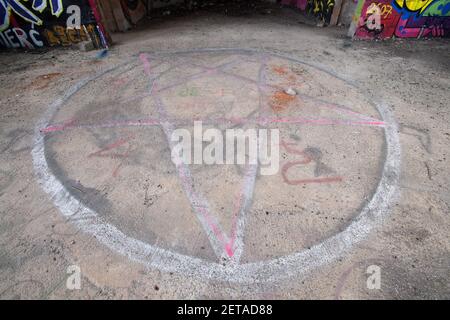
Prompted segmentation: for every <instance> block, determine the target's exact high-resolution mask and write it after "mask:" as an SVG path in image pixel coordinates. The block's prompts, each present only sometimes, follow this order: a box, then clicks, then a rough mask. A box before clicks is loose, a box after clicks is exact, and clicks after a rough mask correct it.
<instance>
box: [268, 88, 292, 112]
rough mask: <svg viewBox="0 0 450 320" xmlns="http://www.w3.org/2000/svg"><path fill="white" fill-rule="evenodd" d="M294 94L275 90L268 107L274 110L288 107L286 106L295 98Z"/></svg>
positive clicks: (279, 110)
mask: <svg viewBox="0 0 450 320" xmlns="http://www.w3.org/2000/svg"><path fill="white" fill-rule="evenodd" d="M295 98H296V97H295V96H291V95H289V94H287V93H286V92H283V91H277V92H275V93H274V94H273V96H272V98H271V99H270V107H271V108H272V110H273V111H275V112H281V111H284V110H286V109H287V108H288V106H289V105H290V104H291V103H292V102H293V101H294V100H295Z"/></svg>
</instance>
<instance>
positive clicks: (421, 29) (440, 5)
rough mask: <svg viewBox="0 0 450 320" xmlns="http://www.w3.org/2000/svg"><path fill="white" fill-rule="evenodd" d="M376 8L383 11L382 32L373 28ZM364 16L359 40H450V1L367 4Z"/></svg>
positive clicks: (401, 0) (369, 1)
mask: <svg viewBox="0 0 450 320" xmlns="http://www.w3.org/2000/svg"><path fill="white" fill-rule="evenodd" d="M375 6H377V7H378V8H379V9H380V15H381V19H380V26H381V28H380V29H377V28H375V27H374V24H375V25H377V23H376V21H375V23H374V19H375V20H376V19H377V18H376V17H375V16H374V13H373V12H374V10H377V9H374V8H375ZM393 8H394V10H392V9H393ZM361 12H362V14H361V17H360V19H359V24H358V28H357V29H356V32H355V36H356V37H358V38H369V39H370V38H389V37H393V36H396V37H400V38H422V37H449V36H450V0H382V1H378V2H374V1H372V0H366V1H365V3H364V5H363V9H362V11H361ZM374 31H375V32H374Z"/></svg>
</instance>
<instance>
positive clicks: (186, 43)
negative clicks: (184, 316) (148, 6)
mask: <svg viewBox="0 0 450 320" xmlns="http://www.w3.org/2000/svg"><path fill="white" fill-rule="evenodd" d="M345 32H346V30H345V29H344V28H316V27H313V26H310V25H309V24H308V23H305V19H304V17H302V16H300V15H297V14H295V13H293V12H292V11H290V10H279V9H274V10H273V11H271V12H270V14H264V15H263V14H260V13H256V14H248V15H244V16H238V17H230V16H223V15H220V14H215V13H209V14H205V13H197V14H193V15H190V16H185V17H172V18H170V17H169V18H167V19H164V20H158V21H155V22H151V23H149V24H148V25H146V26H141V27H140V28H138V29H137V30H134V31H132V32H128V33H125V34H120V35H114V38H115V40H116V41H117V44H116V45H115V46H114V47H112V48H111V50H110V51H109V54H108V56H107V57H105V58H102V59H96V58H95V54H94V53H93V52H78V51H73V50H63V49H57V50H50V51H48V52H45V53H36V54H33V53H18V52H7V53H5V52H3V53H1V55H0V59H1V61H2V63H1V66H0V68H1V75H0V79H1V88H2V89H1V93H2V94H1V97H0V99H1V100H0V101H1V108H2V112H1V115H0V123H1V126H0V128H1V130H0V136H1V138H0V152H1V153H0V159H1V161H0V176H1V180H0V199H1V201H0V210H1V215H0V243H1V246H0V297H1V298H2V299H10V298H44V299H54V298H72V299H80V298H81V299H87V298H95V299H107V298H112V299H123V298H149V299H157V298H161V299H173V298H181V299H202V298H212V299H221V298H250V299H253V298H260V299H306V298H320V299H358V298H363V299H390V298H394V299H405V298H419V299H420V298H431V299H436V298H450V288H449V276H450V272H449V265H450V255H449V249H450V243H449V231H450V220H449V212H450V209H449V207H450V197H449V194H450V193H449V187H448V186H449V171H450V168H449V165H448V160H447V151H448V150H449V145H450V129H449V125H448V123H449V120H450V113H449V111H448V101H449V98H450V90H449V89H450V79H449V66H450V59H449V58H450V50H449V48H450V45H449V42H448V41H445V40H429V41H425V40H424V41H399V40H391V41H386V42H351V41H350V40H348V39H346V38H345V37H344V35H345ZM211 48H216V49H214V50H204V49H211ZM217 48H229V49H228V50H223V49H217ZM200 49H203V50H200ZM110 69H111V70H110ZM108 70H109V71H108ZM95 75H98V77H95ZM82 79H88V80H89V81H87V82H85V83H84V85H83V86H80V85H77V84H79V83H80V81H81V80H82ZM74 86H75V88H76V90H75V91H72V93H73V94H72V95H70V96H68V95H67V94H66V92H67V90H69V88H74ZM288 87H290V88H293V89H295V90H296V91H297V95H295V96H289V95H286V94H285V93H284V88H288ZM150 93H151V94H150ZM193 120H203V121H204V125H205V128H210V127H215V128H219V129H221V130H225V129H227V128H238V127H241V128H251V127H253V128H254V127H258V128H262V127H264V128H278V129H279V130H280V139H281V140H280V141H281V143H280V155H281V159H280V171H279V173H278V174H276V175H273V176H262V175H260V174H258V173H257V172H256V173H255V171H252V169H251V168H249V167H244V166H238V165H217V166H205V165H192V166H187V167H185V168H182V169H181V170H180V169H177V168H176V167H175V166H174V165H173V164H172V162H171V160H170V148H169V143H168V141H167V135H168V134H170V132H171V130H173V129H175V128H187V129H189V130H192V122H193ZM244 218H245V219H244ZM244 221H245V226H244ZM230 252H231V254H230ZM73 265H75V266H78V267H79V268H80V271H81V289H80V290H70V289H68V288H67V279H68V277H69V276H70V274H68V268H69V267H70V266H73ZM372 265H375V266H378V267H379V268H380V269H379V270H380V279H381V287H380V289H370V285H369V287H368V285H367V281H368V278H369V277H370V274H367V269H368V268H369V266H372ZM70 270H71V269H69V271H70ZM71 279H72V278H71ZM370 279H373V277H372V278H369V280H370ZM369 282H370V281H369ZM369 284H370V283H369Z"/></svg>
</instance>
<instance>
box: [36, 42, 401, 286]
mask: <svg viewBox="0 0 450 320" xmlns="http://www.w3.org/2000/svg"><path fill="white" fill-rule="evenodd" d="M224 51H230V52H233V51H234V52H241V53H254V52H259V51H257V50H250V49H248V50H244V49H233V48H225V49H204V50H202V49H197V50H191V51H181V52H172V53H173V54H177V53H178V54H184V53H190V52H224ZM272 55H273V56H278V57H280V58H284V59H288V60H291V61H294V62H297V63H301V64H305V65H309V66H311V67H314V68H317V69H319V70H322V71H323V72H326V73H328V74H331V75H333V76H336V75H335V74H333V73H332V72H329V71H327V70H325V69H323V68H321V67H316V66H314V65H312V64H310V63H307V62H303V61H301V60H298V59H293V58H289V57H284V56H281V55H279V54H272ZM121 65H123V64H121ZM116 68H117V67H116ZM116 68H113V69H110V70H106V71H104V72H102V73H99V74H98V75H96V76H95V77H93V78H91V79H87V80H84V81H81V82H80V83H79V84H78V85H76V86H74V87H73V88H72V89H70V90H69V91H68V92H67V93H66V95H65V96H64V97H63V98H62V99H58V100H56V101H55V102H54V103H53V104H52V105H50V106H49V109H48V112H47V113H46V114H45V116H44V117H43V119H42V120H41V121H40V122H39V123H38V125H37V126H36V129H35V136H34V138H35V145H34V148H33V149H32V157H33V164H34V168H35V172H36V176H37V179H38V181H39V183H40V185H41V186H42V188H43V190H44V191H45V192H47V193H48V194H49V196H50V197H51V199H52V201H53V202H54V204H55V206H56V207H58V209H59V210H60V211H61V213H62V214H63V215H65V216H67V217H74V216H76V218H79V219H77V220H75V221H73V223H74V224H75V225H76V226H78V227H79V228H80V229H82V230H83V231H85V232H87V233H89V234H91V235H93V236H95V237H96V238H97V239H98V240H99V241H100V242H101V243H103V244H105V245H106V246H108V247H109V248H110V249H112V250H113V251H115V252H118V253H120V254H122V255H124V256H126V257H128V258H130V259H131V260H133V261H136V262H139V263H142V264H143V265H145V266H147V267H149V268H157V269H159V270H161V271H164V272H178V273H181V274H185V275H188V276H198V277H201V278H208V279H212V280H219V281H229V282H241V283H249V282H265V281H276V280H278V279H281V278H285V277H290V276H293V275H300V274H305V273H306V272H309V271H311V270H313V269H315V268H317V267H320V266H323V265H324V264H326V263H330V262H332V261H334V260H336V259H337V258H339V257H340V256H342V255H343V254H344V253H346V252H348V251H349V250H350V249H351V248H352V247H353V246H354V245H355V244H356V243H358V242H360V241H361V240H363V239H364V238H366V237H367V236H368V234H369V233H370V231H371V230H372V229H373V228H374V227H376V226H377V225H379V224H380V223H381V222H382V221H383V219H384V218H385V217H386V216H387V215H388V214H389V203H390V202H391V200H392V199H393V198H394V196H395V194H396V190H397V184H398V179H399V173H400V144H399V138H398V134H397V125H396V123H395V121H394V119H393V117H392V115H391V112H390V110H389V108H388V107H387V106H385V105H384V104H378V105H376V107H377V109H378V111H379V113H380V115H381V117H382V119H383V121H384V122H385V123H386V124H387V125H386V126H385V127H384V131H385V140H386V158H385V164H384V167H383V170H382V173H381V178H380V181H379V184H378V186H377V189H376V191H375V193H374V195H373V196H372V199H371V200H370V201H369V202H368V204H367V205H366V206H365V207H364V208H363V209H362V210H361V213H360V214H359V215H358V216H357V217H356V218H355V219H354V220H353V221H352V223H351V224H350V225H349V226H348V227H347V228H346V229H345V230H343V231H342V232H340V233H338V234H336V235H334V236H332V237H330V238H328V239H326V240H325V241H323V242H322V243H320V244H317V245H315V246H313V247H311V248H310V249H309V250H304V251H300V252H297V253H294V254H291V255H288V256H285V257H281V258H276V259H272V260H266V261H259V262H253V263H246V264H232V265H222V264H219V263H214V262H209V261H206V260H202V259H199V258H195V257H191V256H187V255H182V254H179V253H175V252H172V251H170V250H166V249H162V248H159V247H156V246H153V245H151V244H148V243H144V242H142V241H140V240H137V239H134V238H132V237H128V236H126V235H125V234H124V233H123V232H122V231H120V230H119V229H118V228H117V227H115V226H113V225H111V224H109V223H107V222H106V221H104V219H102V218H101V217H99V216H98V214H97V213H96V212H94V211H93V210H91V209H90V208H88V207H86V206H84V205H83V204H82V203H81V202H80V201H79V200H77V199H76V198H75V197H74V196H72V195H71V194H70V192H69V191H68V190H67V189H66V188H65V187H64V186H63V185H62V183H61V182H60V181H59V180H58V179H57V178H56V177H55V176H54V175H53V173H52V172H51V169H50V168H49V167H48V163H47V161H46V157H45V143H44V139H43V137H42V135H41V133H40V128H44V127H46V126H47V125H48V124H49V121H50V120H51V116H52V115H53V114H54V112H55V111H56V110H57V109H58V108H60V107H61V106H62V105H63V104H64V102H65V101H67V100H68V99H69V98H70V96H71V95H73V94H74V93H75V92H76V91H78V90H79V89H80V88H81V87H83V86H84V85H86V84H87V83H88V82H90V81H92V80H94V79H97V78H98V77H100V76H102V75H103V74H106V73H107V72H110V71H112V70H114V69H116ZM336 77H337V78H339V79H341V80H343V81H345V82H347V83H348V81H347V80H345V79H343V78H341V77H339V76H336ZM74 212H76V213H75V214H74ZM86 217H87V218H88V219H83V218H86Z"/></svg>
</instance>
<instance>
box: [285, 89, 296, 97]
mask: <svg viewBox="0 0 450 320" xmlns="http://www.w3.org/2000/svg"><path fill="white" fill-rule="evenodd" d="M284 93H286V94H288V95H290V96H296V95H297V92H296V91H295V90H294V89H292V88H287V89H286V90H284Z"/></svg>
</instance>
